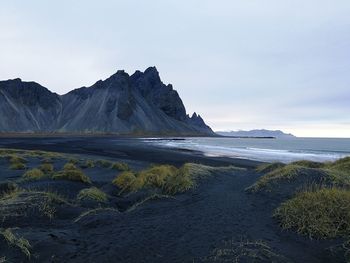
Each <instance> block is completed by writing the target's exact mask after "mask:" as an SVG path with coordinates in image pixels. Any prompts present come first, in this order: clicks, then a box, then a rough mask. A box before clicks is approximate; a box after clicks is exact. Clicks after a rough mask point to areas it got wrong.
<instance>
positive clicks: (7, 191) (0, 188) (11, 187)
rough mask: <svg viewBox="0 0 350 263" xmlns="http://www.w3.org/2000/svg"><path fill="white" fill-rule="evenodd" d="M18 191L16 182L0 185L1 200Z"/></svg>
mask: <svg viewBox="0 0 350 263" xmlns="http://www.w3.org/2000/svg"><path fill="white" fill-rule="evenodd" d="M17 191H18V185H17V184H16V183H14V182H1V183H0V198H3V197H5V196H8V195H11V194H13V193H15V192H17Z"/></svg>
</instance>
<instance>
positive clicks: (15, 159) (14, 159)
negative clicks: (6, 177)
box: [10, 155, 27, 170]
mask: <svg viewBox="0 0 350 263" xmlns="http://www.w3.org/2000/svg"><path fill="white" fill-rule="evenodd" d="M26 162H27V160H26V159H25V158H23V157H20V156H18V155H12V156H11V157H10V169H12V170H24V169H26Z"/></svg>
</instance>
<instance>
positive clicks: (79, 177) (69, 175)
mask: <svg viewBox="0 0 350 263" xmlns="http://www.w3.org/2000/svg"><path fill="white" fill-rule="evenodd" d="M52 178H53V179H58V180H69V181H77V182H82V183H86V184H90V183H91V180H90V178H89V177H88V176H87V175H85V174H84V173H83V171H81V170H80V169H78V168H77V167H76V166H75V165H74V164H72V163H69V162H68V163H66V164H65V165H64V167H63V170H62V171H59V172H57V173H55V174H54V175H53V177H52Z"/></svg>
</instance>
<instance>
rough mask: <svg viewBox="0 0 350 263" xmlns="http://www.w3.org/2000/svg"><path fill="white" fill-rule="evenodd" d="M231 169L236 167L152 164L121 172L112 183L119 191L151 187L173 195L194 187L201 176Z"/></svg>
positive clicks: (134, 190)
mask: <svg viewBox="0 0 350 263" xmlns="http://www.w3.org/2000/svg"><path fill="white" fill-rule="evenodd" d="M232 169H237V168H234V167H209V166H204V165H200V164H190V163H189V164H185V165H183V166H182V167H180V168H177V167H175V166H172V165H154V166H151V167H150V168H147V169H145V170H142V171H140V172H132V171H125V172H122V173H121V174H120V175H118V176H117V177H116V178H115V179H114V180H113V181H112V183H113V184H114V185H116V186H118V187H119V188H120V189H121V192H120V193H123V192H124V191H125V192H136V191H139V190H141V189H145V188H151V189H156V190H160V191H161V192H162V193H163V194H168V195H174V194H177V193H182V192H185V191H188V190H190V189H192V188H194V187H195V186H196V183H197V180H198V179H199V178H201V177H206V176H208V175H210V174H211V173H213V172H225V171H229V170H232Z"/></svg>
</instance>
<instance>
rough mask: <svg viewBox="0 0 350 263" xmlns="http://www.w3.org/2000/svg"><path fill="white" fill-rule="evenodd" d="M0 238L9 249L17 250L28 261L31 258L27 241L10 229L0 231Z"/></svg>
mask: <svg viewBox="0 0 350 263" xmlns="http://www.w3.org/2000/svg"><path fill="white" fill-rule="evenodd" d="M0 236H2V237H3V238H4V239H5V241H6V242H7V244H8V245H9V246H10V247H15V248H18V249H19V250H20V251H21V252H22V253H23V254H24V255H25V256H26V257H27V258H28V259H29V258H30V257H31V252H30V250H31V245H30V243H29V241H28V240H27V239H25V238H23V237H18V236H17V235H16V234H14V233H13V231H12V229H11V228H6V229H0Z"/></svg>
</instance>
